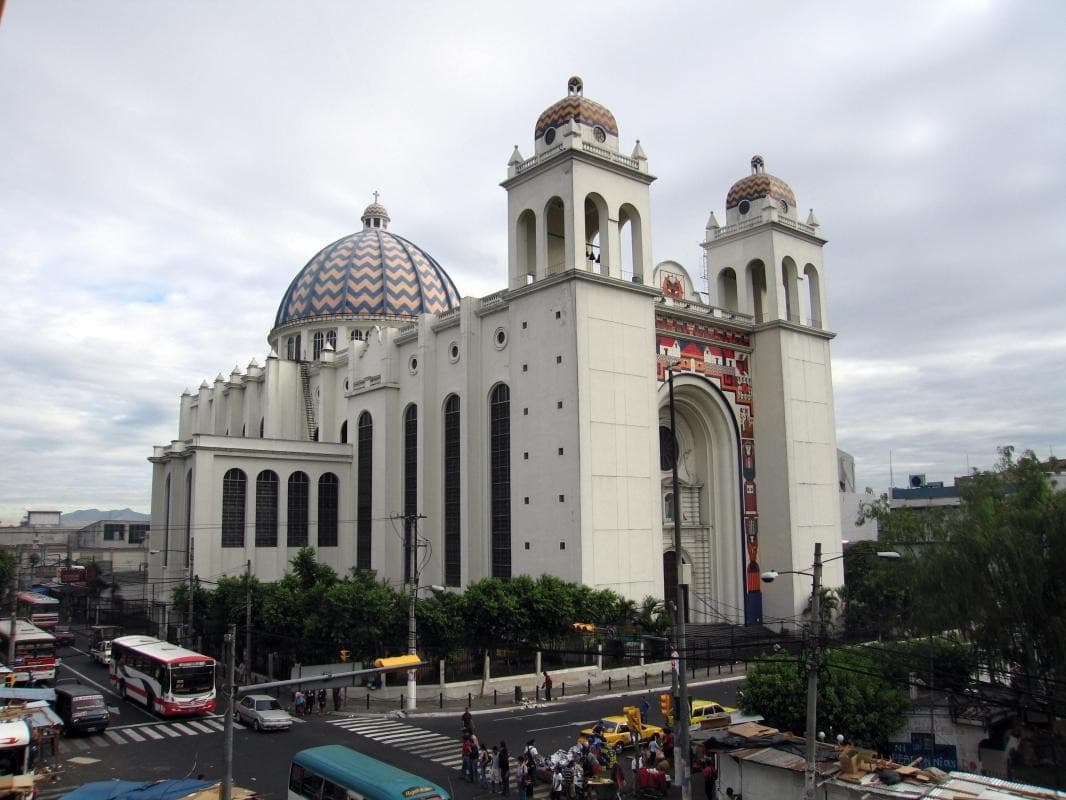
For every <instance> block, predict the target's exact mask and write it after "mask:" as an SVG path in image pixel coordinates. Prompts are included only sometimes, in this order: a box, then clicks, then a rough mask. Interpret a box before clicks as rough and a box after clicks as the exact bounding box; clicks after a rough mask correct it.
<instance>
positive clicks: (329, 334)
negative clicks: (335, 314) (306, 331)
mask: <svg viewBox="0 0 1066 800" xmlns="http://www.w3.org/2000/svg"><path fill="white" fill-rule="evenodd" d="M326 344H328V345H329V346H330V347H332V348H333V349H334V350H336V349H337V331H335V330H333V329H330V330H328V331H326Z"/></svg>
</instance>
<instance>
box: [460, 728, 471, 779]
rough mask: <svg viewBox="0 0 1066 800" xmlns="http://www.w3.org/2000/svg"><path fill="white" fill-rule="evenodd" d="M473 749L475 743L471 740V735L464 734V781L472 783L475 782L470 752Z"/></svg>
mask: <svg viewBox="0 0 1066 800" xmlns="http://www.w3.org/2000/svg"><path fill="white" fill-rule="evenodd" d="M472 748H473V742H472V741H471V740H470V734H469V733H464V734H463V748H462V754H463V779H464V780H471V781H473V780H474V777H473V775H472V774H471V772H470V751H471V749H472Z"/></svg>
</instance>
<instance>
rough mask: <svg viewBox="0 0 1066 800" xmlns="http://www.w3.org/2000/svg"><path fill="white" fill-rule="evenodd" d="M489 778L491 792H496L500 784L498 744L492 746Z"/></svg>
mask: <svg viewBox="0 0 1066 800" xmlns="http://www.w3.org/2000/svg"><path fill="white" fill-rule="evenodd" d="M489 780H490V782H491V785H492V793H493V794H496V791H497V787H498V786H499V785H500V748H499V745H495V744H494V745H493V746H492V765H491V767H490V771H489Z"/></svg>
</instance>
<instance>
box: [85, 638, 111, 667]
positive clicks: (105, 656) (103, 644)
mask: <svg viewBox="0 0 1066 800" xmlns="http://www.w3.org/2000/svg"><path fill="white" fill-rule="evenodd" d="M89 657H90V658H92V660H93V661H95V662H96V663H97V664H100V665H101V666H104V667H106V666H107V662H108V661H110V660H111V640H110V639H104V640H103V641H100V642H97V643H96V644H94V645H93V646H92V647H90V648H89Z"/></svg>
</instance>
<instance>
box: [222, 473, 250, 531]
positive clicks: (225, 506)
mask: <svg viewBox="0 0 1066 800" xmlns="http://www.w3.org/2000/svg"><path fill="white" fill-rule="evenodd" d="M246 484H247V480H246V479H245V477H244V473H243V472H242V471H241V470H239V469H236V468H235V469H231V470H229V471H228V472H227V473H226V474H225V475H224V476H223V478H222V546H223V547H244V497H245V492H246V488H247V487H246Z"/></svg>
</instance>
